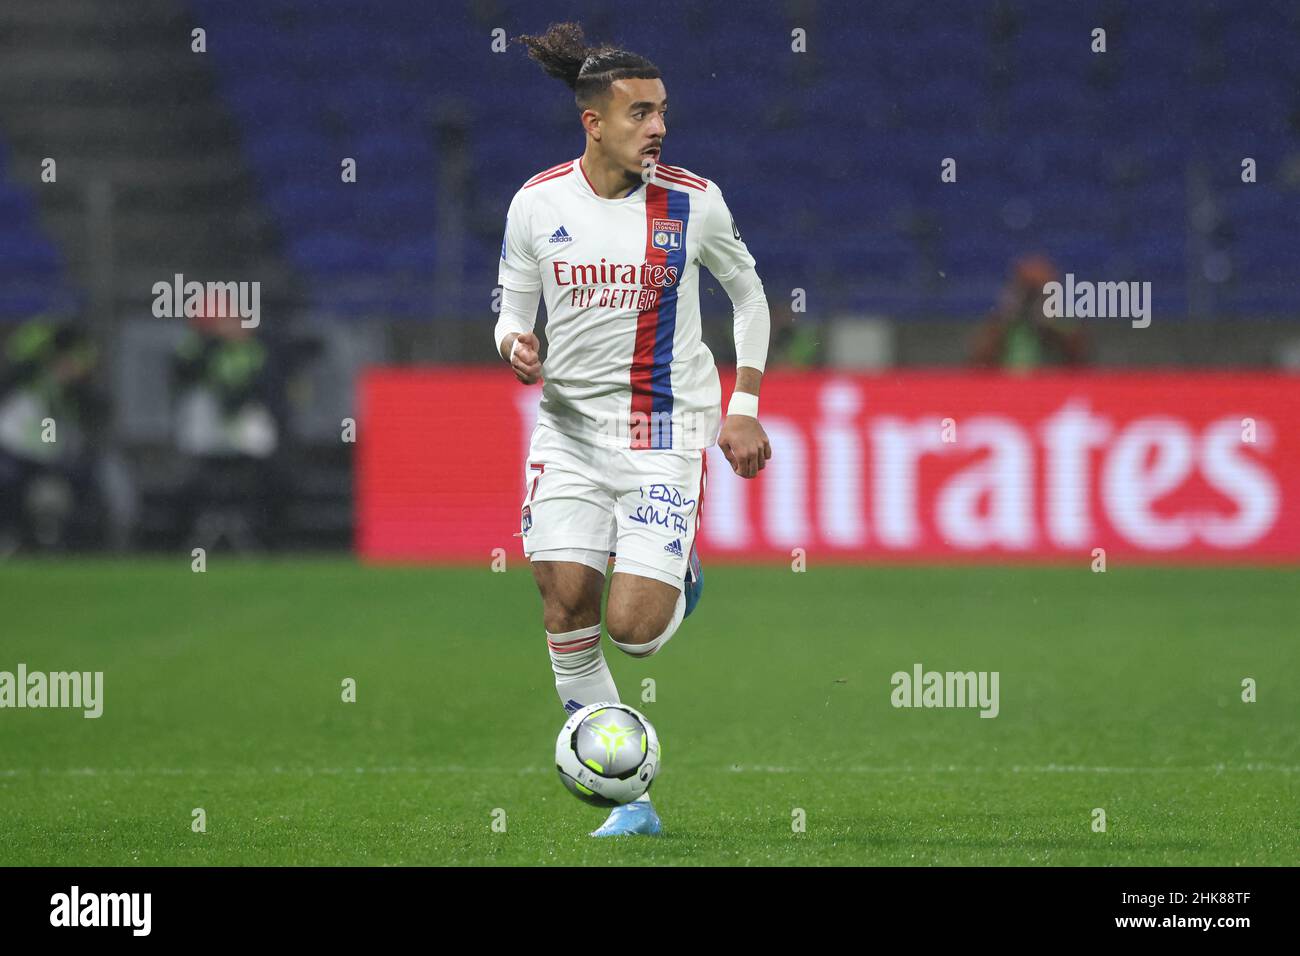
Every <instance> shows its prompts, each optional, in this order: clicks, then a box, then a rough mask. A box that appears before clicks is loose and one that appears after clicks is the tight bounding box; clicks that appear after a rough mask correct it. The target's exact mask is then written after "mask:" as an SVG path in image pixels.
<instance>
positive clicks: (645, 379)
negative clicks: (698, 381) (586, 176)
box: [628, 183, 691, 448]
mask: <svg viewBox="0 0 1300 956" xmlns="http://www.w3.org/2000/svg"><path fill="white" fill-rule="evenodd" d="M690 216H691V197H690V194H689V193H686V192H685V191H682V190H677V189H665V188H664V187H663V186H657V185H655V184H654V183H647V184H646V194H645V229H646V239H645V248H646V253H645V260H646V262H648V263H650V264H651V265H662V266H664V267H666V268H669V269H671V268H675V269H676V270H677V280H676V281H675V282H673V284H672V285H669V286H663V287H661V288H660V289H659V296H658V298H657V301H656V304H655V307H654V308H652V309H644V310H642V312H641V314H640V315H638V316H637V320H636V346H635V349H634V351H633V353H632V372H631V383H632V407H631V415H630V421H629V423H628V424H629V429H630V432H631V442H630V443H629V447H631V448H672V447H673V424H672V414H673V383H672V364H673V336H674V334H675V333H676V331H677V288H678V285H679V284H680V283H681V281H682V277H683V276H684V275H685V274H686V228H687V224H688V221H689V219H690ZM656 219H677V220H680V222H681V224H682V231H681V241H680V242H678V243H677V245H676V248H674V249H663V248H659V247H658V246H656V245H655V242H654V231H653V228H652V226H653V223H654V221H655V220H656Z"/></svg>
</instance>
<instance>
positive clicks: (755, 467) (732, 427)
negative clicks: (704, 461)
mask: <svg viewBox="0 0 1300 956" xmlns="http://www.w3.org/2000/svg"><path fill="white" fill-rule="evenodd" d="M718 447H719V448H721V449H722V453H723V454H724V455H726V456H727V461H728V462H730V463H731V470H732V471H734V472H735V473H736V474H738V475H740V477H741V478H754V477H756V476H757V475H758V473H759V472H760V471H762V470H763V468H764V467H765V466H766V465H767V460H768V459H769V458H771V457H772V445H771V443H770V442H769V441H768V440H767V432H765V431H763V426H762V425H760V424H759V423H758V419H757V418H754V417H752V416H750V415H728V416H727V419H726V421H725V422H723V423H722V432H721V434H719V435H718Z"/></svg>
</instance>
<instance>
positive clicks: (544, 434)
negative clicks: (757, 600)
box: [520, 424, 708, 588]
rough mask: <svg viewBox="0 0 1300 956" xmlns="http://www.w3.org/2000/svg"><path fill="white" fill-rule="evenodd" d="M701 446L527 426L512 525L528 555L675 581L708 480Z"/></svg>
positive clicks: (680, 578)
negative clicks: (584, 436)
mask: <svg viewBox="0 0 1300 956" xmlns="http://www.w3.org/2000/svg"><path fill="white" fill-rule="evenodd" d="M705 454H706V452H705V450H704V449H697V450H692V451H674V450H672V449H662V448H609V447H606V446H603V445H595V444H591V443H589V442H584V441H580V440H578V439H576V438H570V437H569V436H568V435H565V434H564V433H563V432H559V431H556V430H555V429H554V428H551V427H549V426H547V425H542V424H538V425H537V426H536V427H535V428H534V429H533V435H532V439H531V441H530V442H529V446H528V458H527V460H526V461H525V462H524V500H523V506H522V510H521V513H520V531H521V532H522V540H523V546H524V554H525V555H526V556H527V557H528V558H529V559H530V560H533V561H579V562H580V563H583V564H586V565H588V566H590V567H593V568H595V569H596V570H597V571H600V572H601V573H602V574H604V573H605V571H606V569H607V568H608V565H609V557H610V556H611V555H612V556H614V570H615V571H621V572H626V573H629V574H639V575H641V576H643V577H650V578H655V579H657V580H660V581H664V582H665V583H667V584H672V585H675V586H677V587H678V588H680V587H682V586H683V581H684V579H685V577H686V565H687V562H688V561H689V560H690V556H691V547H692V546H693V545H694V544H695V534H696V532H697V531H698V529H699V524H700V505H701V504H702V503H703V500H704V491H705V486H706V484H707V481H708V470H707V465H706V458H705Z"/></svg>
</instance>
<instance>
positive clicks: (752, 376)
mask: <svg viewBox="0 0 1300 956" xmlns="http://www.w3.org/2000/svg"><path fill="white" fill-rule="evenodd" d="M519 42H521V43H523V44H525V45H526V46H527V48H528V53H529V55H530V56H531V57H532V58H533V59H534V60H536V61H537V62H538V63H539V64H541V66H542V68H543V69H544V70H545V71H546V72H547V73H548V74H550V75H551V76H553V77H557V78H559V79H561V80H564V81H565V83H567V84H568V85H569V87H571V88H572V89H573V91H574V99H575V101H576V103H577V106H578V110H579V112H580V114H581V116H580V119H581V122H582V128H583V131H584V133H585V136H586V149H585V151H584V152H583V154H582V156H581V157H580V158H578V159H571V160H567V161H565V162H563V163H560V164H558V165H556V166H552V167H550V168H549V169H545V170H543V171H541V172H539V173H538V174H537V175H535V176H533V177H532V178H531V179H529V180H528V181H527V182H526V183H524V185H523V186H522V187H521V188H520V189H519V191H518V192H517V193H515V195H514V198H513V199H512V200H511V203H510V209H509V212H508V214H507V217H506V227H505V240H504V241H503V242H502V245H501V261H500V271H499V281H500V284H501V287H502V297H501V315H500V319H499V321H498V322H497V325H496V329H495V333H496V335H495V343H496V346H497V349H498V350H499V352H500V354H501V357H502V358H503V359H505V360H507V361H508V362H509V363H510V365H511V367H512V368H513V369H514V373H515V376H516V377H517V378H518V379H519V381H520V382H522V383H524V384H525V385H532V384H535V383H536V382H538V381H539V380H543V378H544V380H543V384H542V395H541V403H540V405H539V408H538V417H537V426H536V428H535V429H534V431H533V434H532V437H531V441H530V445H529V451H528V458H527V461H526V463H525V471H524V499H523V503H522V513H521V521H520V524H521V530H522V538H523V547H524V553H525V554H526V555H527V556H528V557H529V558H530V560H531V562H532V563H531V567H532V570H533V577H534V579H535V580H536V582H537V587H538V590H539V591H540V592H541V597H542V618H543V624H544V626H545V628H546V642H547V645H548V646H549V648H550V657H551V666H552V668H553V670H554V672H555V687H556V690H558V691H559V695H560V701H561V703H562V704H563V705H564V708H565V710H566V712H568V713H573V712H574V711H575V710H578V709H579V708H581V707H583V706H585V705H587V704H590V703H595V702H597V701H618V700H619V696H618V691H617V689H616V688H615V686H614V680H613V678H612V677H611V675H610V672H609V667H608V666H607V665H606V663H605V657H604V654H603V652H602V650H601V596H602V592H603V591H604V583H605V572H606V569H607V567H608V564H609V559H610V557H611V556H613V557H614V558H615V561H614V573H613V578H612V580H611V581H610V587H609V599H608V601H607V604H606V608H605V626H606V627H607V628H608V630H609V637H610V640H611V641H612V642H613V644H614V646H615V647H617V648H618V649H619V650H621V651H623V652H624V653H626V654H629V655H631V656H633V657H649V656H650V655H652V654H654V653H656V652H657V651H659V650H660V649H662V648H663V646H664V645H665V644H666V643H667V642H668V640H669V638H671V637H672V636H673V634H674V633H675V632H676V631H677V628H678V627H679V626H680V625H681V623H682V620H683V618H685V617H686V616H687V615H689V614H690V613H691V612H692V611H693V610H694V609H695V606H696V602H697V601H698V600H699V596H700V592H701V590H702V588H703V577H702V573H701V567H700V561H699V556H698V554H697V552H696V550H695V536H696V531H697V529H698V528H699V522H700V505H701V504H702V502H703V499H704V494H705V489H706V484H707V473H706V468H705V449H707V448H708V447H709V446H710V445H712V444H713V443H714V442H715V441H716V442H717V444H718V446H719V447H720V448H721V449H722V451H723V454H724V455H725V456H726V458H727V461H728V462H729V463H730V465H731V467H732V469H733V470H734V471H735V472H736V474H738V475H740V476H742V477H744V478H753V477H755V476H756V475H757V474H758V473H759V471H761V470H762V468H763V466H764V464H765V463H766V461H767V460H768V459H769V458H771V457H772V447H771V445H770V443H769V442H768V439H767V435H766V433H765V432H764V431H763V426H762V425H760V424H759V422H758V394H759V383H760V382H761V380H762V374H763V367H764V364H765V362H766V360H767V346H768V331H769V327H770V317H769V313H768V306H767V299H766V297H765V296H764V294H763V285H762V282H760V281H759V278H758V274H757V273H756V272H755V271H754V259H753V257H752V256H750V254H749V250H748V249H747V248H746V247H745V243H744V242H743V241H742V240H741V238H740V231H739V230H738V229H737V228H736V225H735V221H734V220H733V219H732V217H731V213H730V211H729V210H728V209H727V204H726V203H725V202H724V201H723V199H722V192H721V191H720V190H719V189H718V187H717V185H716V184H715V183H713V182H711V181H709V180H707V179H703V178H702V177H700V176H698V175H696V174H695V173H692V172H690V171H688V170H686V169H683V168H682V167H680V166H668V165H665V164H663V163H661V162H659V159H660V153H661V151H662V149H663V141H664V136H665V134H666V132H667V127H666V121H665V116H666V115H667V112H668V97H667V95H666V93H665V91H664V84H663V79H662V77H661V74H660V72H659V70H658V68H657V67H656V66H655V65H654V64H653V63H651V62H650V61H649V60H647V59H645V58H644V57H641V56H638V55H637V54H635V53H629V52H627V51H625V50H621V49H617V48H615V47H611V46H608V45H602V46H598V47H589V46H588V45H587V42H586V39H585V37H584V35H583V30H582V27H581V26H580V25H578V24H576V23H562V24H554V25H552V26H551V27H550V28H549V29H548V30H547V31H546V33H545V34H544V35H542V36H525V37H520V38H519ZM700 264H703V265H704V266H706V267H707V268H708V269H709V271H710V272H712V273H713V275H714V276H715V277H716V278H717V280H718V281H719V282H720V283H721V284H722V287H723V288H724V289H725V290H726V291H727V294H728V295H729V296H730V298H731V300H732V303H733V307H734V316H735V318H734V321H735V340H736V356H737V360H736V364H737V379H736V388H735V391H734V393H733V395H732V396H731V400H730V403H729V405H728V409H727V415H726V420H725V422H722V423H721V429H720V430H719V424H720V419H721V417H722V416H721V408H722V403H721V386H720V384H719V380H718V372H717V368H716V366H715V365H714V362H713V355H712V353H710V352H709V349H708V347H707V346H705V344H704V342H703V341H702V339H701V337H700V303H699V266H700ZM543 295H544V296H545V298H546V313H547V321H546V337H547V340H548V351H547V356H546V362H545V369H543V363H542V359H541V356H540V343H539V342H538V339H537V336H536V334H534V332H533V326H534V323H535V321H536V318H537V306H538V302H539V300H540V299H541V298H542V296H543ZM543 372H544V373H545V374H544V377H543ZM659 831H660V822H659V817H658V814H657V813H656V812H655V809H654V807H653V806H652V805H651V803H650V799H649V795H648V794H645V795H643V796H642V797H641V799H639V800H637V801H635V802H633V803H629V804H626V805H624V806H620V807H616V808H614V810H613V812H612V813H611V814H610V815H609V819H608V820H606V821H605V823H604V824H603V825H602V826H601V827H600V828H599V829H597V830H596V831H595V832H594V833H592V836H612V835H620V834H657V833H658V832H659Z"/></svg>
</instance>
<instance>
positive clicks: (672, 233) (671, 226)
mask: <svg viewBox="0 0 1300 956" xmlns="http://www.w3.org/2000/svg"><path fill="white" fill-rule="evenodd" d="M650 235H651V243H652V244H653V245H654V247H655V248H656V249H667V250H668V251H669V252H675V251H676V250H678V249H680V248H681V247H682V221H681V220H680V219H654V220H652V221H651V222H650Z"/></svg>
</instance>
